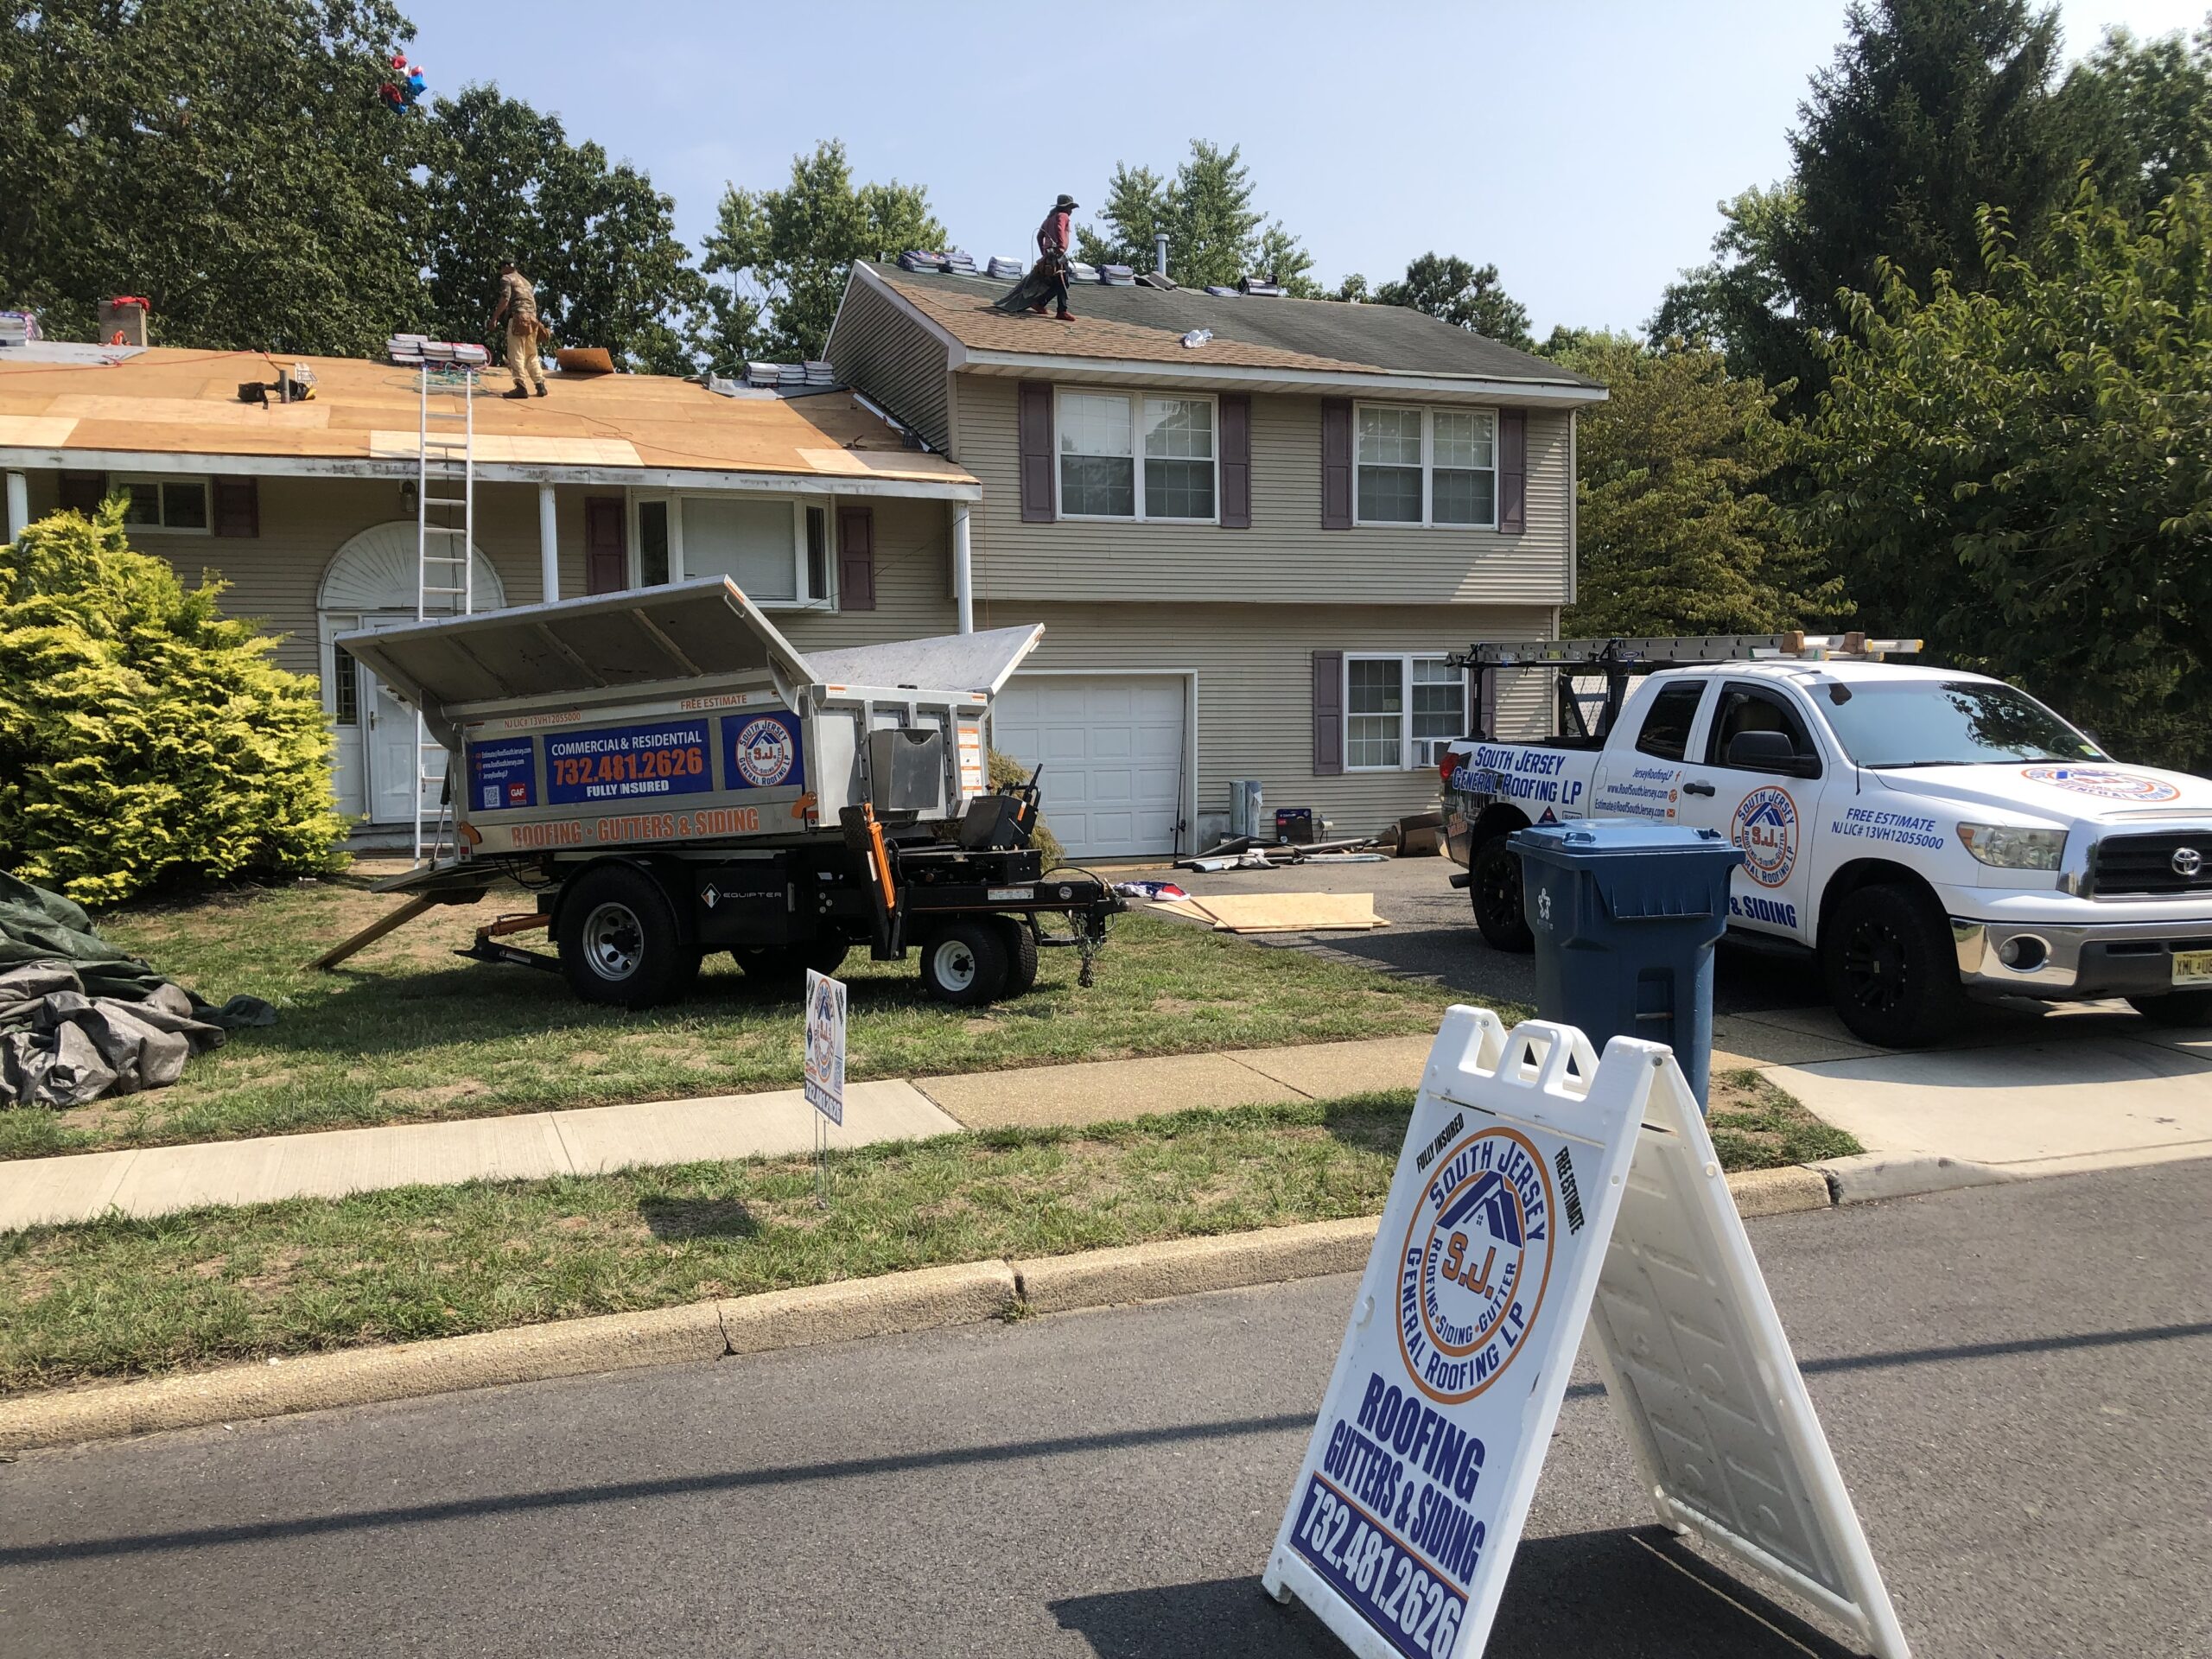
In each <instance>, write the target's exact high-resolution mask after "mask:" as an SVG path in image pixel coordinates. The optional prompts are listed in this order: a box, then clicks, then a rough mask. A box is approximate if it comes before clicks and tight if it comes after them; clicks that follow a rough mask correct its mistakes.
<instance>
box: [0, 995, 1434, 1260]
mask: <svg viewBox="0 0 2212 1659" xmlns="http://www.w3.org/2000/svg"><path fill="white" fill-rule="evenodd" d="M1431 1041H1432V1039H1430V1038H1429V1037H1427V1036H1425V1035H1415V1036H1411V1037H1386V1038H1380V1039H1376V1040H1375V1041H1372V1042H1361V1043H1319V1044H1313V1045H1309V1046H1303V1047H1294V1048H1274V1049H1253V1050H1246V1051H1243V1052H1224V1053H1218V1054H1177V1055H1166V1056H1162V1057H1160V1058H1155V1059H1130V1060H1102V1061H1095V1062H1090V1063H1086V1064H1083V1065H1050V1066H1033V1067H1029V1068H1027V1069H1025V1070H1020V1071H985V1072H977V1073H974V1074H972V1075H969V1076H963V1077H924V1078H922V1079H920V1080H919V1083H918V1084H915V1083H910V1082H908V1081H906V1079H904V1078H891V1079H887V1080H885V1081H880V1082H875V1083H859V1084H851V1085H849V1087H848V1088H847V1090H846V1091H845V1122H844V1124H843V1126H842V1128H832V1129H831V1131H830V1135H829V1143H830V1144H831V1145H832V1146H836V1147H859V1146H867V1145H869V1144H871V1143H873V1142H875V1141H911V1140H920V1139H923V1138H925V1137H927V1136H930V1135H950V1134H954V1133H957V1131H959V1130H961V1129H963V1128H1008V1127H1015V1126H1021V1127H1035V1126H1039V1125H1080V1124H1084V1123H1101V1122H1116V1121H1118V1120H1122V1119H1125V1118H1131V1117H1137V1116H1142V1115H1143V1114H1145V1113H1147V1112H1177V1111H1185V1110H1190V1109H1196V1108H1220V1107H1228V1106H1246V1105H1259V1104H1268V1103H1279V1102H1284V1101H1294V1100H1306V1099H1327V1098H1332V1097H1336V1096H1344V1095H1354V1094H1359V1093H1362V1092H1364V1091H1366V1090H1375V1089H1393V1088H1408V1089H1409V1088H1412V1087H1414V1085H1415V1084H1418V1083H1419V1082H1420V1081H1421V1065H1422V1063H1423V1062H1424V1061H1425V1060H1426V1058H1427V1055H1428V1050H1429V1045H1430V1043H1431ZM814 1135H815V1115H814V1113H813V1112H812V1111H811V1110H810V1109H809V1108H808V1106H807V1104H806V1101H805V1097H804V1096H803V1095H802V1094H801V1093H800V1091H799V1090H796V1089H779V1090H774V1091H772V1092H771V1093H767V1094H758V1095H722V1096H711V1097H709V1098H705V1099H700V1100H667V1101H647V1102H644V1103H639V1104H637V1105H630V1106H595V1107H586V1108H579V1109H572V1110H568V1111H558V1112H529V1113H524V1114H523V1115H521V1116H514V1117H477V1118H467V1119H462V1120H461V1121H459V1122H448V1123H402V1124H392V1125H390V1126H387V1127H385V1128H371V1129H338V1130H332V1131H327V1132H323V1133H319V1134H314V1135H270V1136H266V1137H264V1138H262V1139H258V1140H251V1141H203V1142H199V1143H196V1144H194V1145H189V1146H178V1147H144V1148H143V1149H138V1150H133V1151H127V1152H94V1153H84V1154H77V1155H74V1156H71V1157H65V1158H30V1159H22V1160H14V1161H10V1162H0V1232H5V1231H10V1230H15V1229H17V1228H22V1227H32V1226H38V1225H41V1224H49V1223H64V1222H75V1221H92V1220H95V1219H97V1218H98V1217H101V1216H104V1215H106V1214H108V1213H109V1212H110V1211H118V1212H120V1213H121V1214H124V1215H126V1216H161V1215H168V1214H170V1213H172V1212H174V1211H179V1210H189V1209H192V1208H194V1207H195V1206H197V1205H207V1204H270V1203H274V1202H276V1201H277V1200H279V1199H283V1198H343V1197H344V1196H346V1194H347V1193H350V1192H381V1191H384V1190H385V1189H388V1188H391V1187H395V1186H414V1185H430V1186H451V1185H458V1184H459V1183H461V1182H463V1181H477V1180H541V1179H545V1178H547V1177H549V1176H554V1175H594V1174H600V1173H605V1172H607V1171H609V1170H615V1169H626V1168H639V1167H650V1166H656V1165H668V1164H685V1163H697V1162H702V1161H704V1160H710V1159H734V1158H758V1157H789V1156H791V1155H793V1154H800V1153H806V1152H810V1151H811V1150H812V1149H813V1147H814Z"/></svg>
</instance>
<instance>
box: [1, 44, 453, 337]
mask: <svg viewBox="0 0 2212 1659" xmlns="http://www.w3.org/2000/svg"><path fill="white" fill-rule="evenodd" d="M413 34H414V29H413V28H412V26H411V25H410V24H409V23H408V22H407V20H406V19H405V18H404V16H401V15H400V13H399V11H398V10H397V8H396V7H395V6H393V5H391V3H388V0H145V3H140V4H128V5H126V4H118V3H115V0H41V3H40V4H38V5H37V6H35V7H33V8H25V7H22V6H17V7H15V8H12V9H11V16H10V20H9V21H8V22H7V23H6V24H4V25H0V178H4V179H5V180H6V181H8V183H7V188H4V189H0V303H4V304H11V305H12V304H23V305H29V306H31V307H33V308H35V309H37V310H38V311H40V312H41V314H42V315H43V316H44V317H45V319H46V321H47V322H48V324H49V325H50V329H49V332H51V333H53V334H55V335H57V336H58V337H61V338H68V337H71V336H75V337H79V338H87V337H89V336H90V335H91V334H92V328H93V326H94V322H95V320H96V313H97V304H98V302H99V300H101V299H103V298H105V297H107V296H112V295H118V294H135V295H141V296H144V297H146V298H147V299H148V300H149V301H150V302H152V317H151V327H152V333H153V337H154V338H155V339H156V340H157V341H167V342H170V343H179V344H189V345H193V346H209V347H217V348H262V347H265V348H270V349H276V350H282V351H286V352H307V353H335V354H338V355H340V356H346V355H365V354H369V353H375V352H377V351H378V350H379V349H380V348H381V346H382V345H383V342H384V340H385V338H386V337H387V336H388V335H389V334H391V331H392V330H393V329H394V328H396V327H401V326H403V325H404V321H406V320H407V319H408V318H410V317H412V316H415V315H418V311H419V307H418V296H419V292H420V289H419V281H418V277H417V272H418V270H419V268H420V266H419V261H418V259H417V257H416V231H417V219H416V212H417V208H418V206H419V200H418V197H417V194H416V191H415V188H414V187H413V184H412V182H411V181H410V171H411V169H413V168H416V167H417V166H419V165H421V164H423V162H425V161H426V160H427V159H428V157H429V151H430V149H431V146H432V140H431V137H430V133H429V123H428V121H427V120H426V119H425V118H423V117H422V116H421V115H420V114H419V113H416V112H409V113H406V114H396V113H394V112H393V111H390V110H388V109H386V108H385V106H384V105H382V104H380V103H379V102H378V98H377V88H378V86H379V85H381V84H382V83H383V81H384V80H385V79H388V78H389V76H390V74H391V65H390V56H391V51H392V49H393V48H394V47H395V45H397V44H399V43H401V42H404V41H407V40H408V39H410V38H411V36H412V35H413Z"/></svg>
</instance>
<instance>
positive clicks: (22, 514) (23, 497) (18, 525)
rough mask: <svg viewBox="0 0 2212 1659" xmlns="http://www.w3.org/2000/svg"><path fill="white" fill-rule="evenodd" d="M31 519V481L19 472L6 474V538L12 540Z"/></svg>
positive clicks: (20, 533)
mask: <svg viewBox="0 0 2212 1659" xmlns="http://www.w3.org/2000/svg"><path fill="white" fill-rule="evenodd" d="M30 521H31V481H30V480H29V479H28V478H26V477H24V476H23V474H21V473H10V474H8V539H9V540H10V541H11V542H12V541H14V540H15V539H16V537H18V536H20V535H22V533H23V526H24V525H26V524H29V523H30Z"/></svg>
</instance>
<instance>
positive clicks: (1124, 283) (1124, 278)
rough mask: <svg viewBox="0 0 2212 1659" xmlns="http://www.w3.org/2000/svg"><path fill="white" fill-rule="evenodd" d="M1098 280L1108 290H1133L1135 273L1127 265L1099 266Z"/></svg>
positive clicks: (1135, 278)
mask: <svg viewBox="0 0 2212 1659" xmlns="http://www.w3.org/2000/svg"><path fill="white" fill-rule="evenodd" d="M1098 280H1099V281H1100V282H1102V283H1105V284H1106V286H1107V287H1109V288H1135V286H1136V285H1137V273H1136V270H1135V267H1133V266H1129V265H1101V266H1099V267H1098Z"/></svg>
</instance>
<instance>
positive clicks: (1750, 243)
mask: <svg viewBox="0 0 2212 1659" xmlns="http://www.w3.org/2000/svg"><path fill="white" fill-rule="evenodd" d="M1799 210H1800V203H1799V200H1798V196H1797V192H1796V188H1794V187H1793V186H1789V185H1777V186H1776V187H1774V188H1771V189H1759V188H1752V189H1750V190H1746V191H1745V192H1744V193H1743V194H1741V195H1739V196H1738V197H1737V198H1736V199H1735V200H1733V201H1724V202H1722V203H1721V204H1720V218H1721V227H1720V233H1719V235H1718V236H1716V237H1715V238H1713V255H1714V257H1713V263H1712V264H1707V265H1701V266H1700V267H1698V268H1697V269H1696V270H1686V271H1684V272H1683V273H1682V275H1681V280H1680V281H1679V282H1675V283H1671V284H1669V287H1668V289H1667V293H1666V296H1665V297H1664V298H1663V299H1662V301H1661V302H1660V305H1659V310H1658V314H1657V315H1656V316H1655V317H1653V318H1652V320H1651V322H1650V324H1649V327H1648V329H1647V330H1646V334H1647V336H1648V338H1649V340H1650V341H1651V342H1652V343H1653V344H1654V345H1656V344H1659V343H1660V342H1662V341H1665V340H1674V339H1680V340H1695V341H1699V342H1701V343H1704V344H1708V345H1711V346H1716V347H1718V348H1719V350H1720V351H1721V352H1722V353H1725V354H1726V358H1727V360H1728V372H1729V373H1730V374H1732V375H1733V376H1735V377H1736V378H1738V379H1751V380H1760V379H1763V380H1764V382H1765V384H1767V385H1770V386H1771V387H1773V388H1774V389H1775V390H1776V391H1777V393H1779V394H1781V395H1782V396H1783V397H1784V398H1787V397H1789V395H1790V394H1791V393H1792V392H1794V391H1796V388H1797V387H1798V386H1800V385H1806V384H1808V383H1811V382H1814V381H1816V380H1817V379H1818V378H1819V376H1820V359H1819V358H1818V356H1817V354H1816V353H1815V351H1814V349H1813V335H1812V330H1813V329H1814V328H1815V327H1818V326H1819V322H1818V320H1817V319H1815V318H1811V317H1808V316H1806V315H1803V314H1802V313H1801V312H1800V311H1799V309H1798V308H1797V303H1796V299H1795V298H1794V297H1793V296H1792V295H1791V294H1790V291H1789V284H1788V283H1786V282H1785V281H1784V280H1783V275H1782V270H1781V264H1780V259H1781V249H1782V245H1783V242H1784V241H1785V240H1786V239H1787V238H1789V237H1790V236H1791V235H1793V234H1794V233H1795V229H1796V219H1797V216H1798V213H1799Z"/></svg>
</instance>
